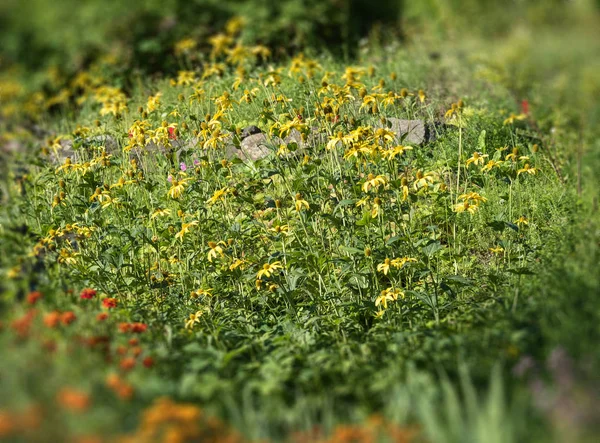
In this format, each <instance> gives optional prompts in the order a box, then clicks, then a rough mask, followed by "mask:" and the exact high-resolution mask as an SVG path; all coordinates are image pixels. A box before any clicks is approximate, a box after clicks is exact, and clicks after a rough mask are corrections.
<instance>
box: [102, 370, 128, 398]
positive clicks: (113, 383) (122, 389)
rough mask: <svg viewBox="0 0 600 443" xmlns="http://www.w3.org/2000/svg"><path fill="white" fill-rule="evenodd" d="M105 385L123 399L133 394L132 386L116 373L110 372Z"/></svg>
mask: <svg viewBox="0 0 600 443" xmlns="http://www.w3.org/2000/svg"><path fill="white" fill-rule="evenodd" d="M106 385H107V386H108V387H109V388H111V389H112V390H113V391H114V392H115V393H116V394H117V395H118V396H119V397H121V398H122V399H123V400H129V399H130V398H131V397H132V396H133V387H132V386H131V385H130V384H129V383H127V382H125V381H123V380H122V379H121V378H120V377H119V376H118V375H117V374H110V375H109V376H108V377H107V379H106Z"/></svg>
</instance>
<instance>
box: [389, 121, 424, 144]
mask: <svg viewBox="0 0 600 443" xmlns="http://www.w3.org/2000/svg"><path fill="white" fill-rule="evenodd" d="M388 123H389V126H388V127H389V129H390V130H391V131H393V132H395V133H396V138H397V140H398V142H399V143H400V142H402V143H405V144H412V145H421V144H423V143H425V142H426V141H427V137H426V132H427V131H426V128H425V126H426V125H425V122H424V121H423V120H402V119H399V118H389V119H388ZM379 127H382V125H379Z"/></svg>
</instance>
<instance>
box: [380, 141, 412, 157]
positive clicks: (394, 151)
mask: <svg viewBox="0 0 600 443" xmlns="http://www.w3.org/2000/svg"><path fill="white" fill-rule="evenodd" d="M410 150H412V147H410V146H402V145H398V146H394V147H393V148H390V149H385V150H384V151H383V152H382V154H381V156H382V157H383V158H385V159H387V160H393V159H394V158H395V157H396V156H397V155H402V154H404V152H405V151H410Z"/></svg>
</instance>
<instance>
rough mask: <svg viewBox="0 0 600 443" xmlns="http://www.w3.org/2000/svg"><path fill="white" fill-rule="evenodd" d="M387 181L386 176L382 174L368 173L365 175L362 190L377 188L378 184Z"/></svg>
mask: <svg viewBox="0 0 600 443" xmlns="http://www.w3.org/2000/svg"><path fill="white" fill-rule="evenodd" d="M386 183H387V178H386V177H385V176H383V175H378V176H375V175H373V174H369V175H368V176H367V180H366V181H365V182H364V183H363V185H362V190H363V192H369V189H371V188H375V189H377V188H379V186H385V184H386Z"/></svg>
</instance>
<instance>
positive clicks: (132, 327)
mask: <svg viewBox="0 0 600 443" xmlns="http://www.w3.org/2000/svg"><path fill="white" fill-rule="evenodd" d="M118 327H119V331H120V332H122V333H124V334H125V333H127V332H134V333H138V334H139V333H142V332H145V331H146V329H148V326H147V325H145V324H144V323H119V326H118Z"/></svg>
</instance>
